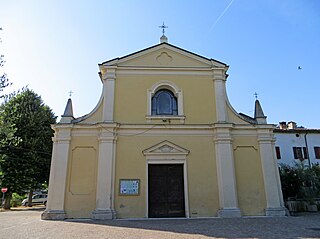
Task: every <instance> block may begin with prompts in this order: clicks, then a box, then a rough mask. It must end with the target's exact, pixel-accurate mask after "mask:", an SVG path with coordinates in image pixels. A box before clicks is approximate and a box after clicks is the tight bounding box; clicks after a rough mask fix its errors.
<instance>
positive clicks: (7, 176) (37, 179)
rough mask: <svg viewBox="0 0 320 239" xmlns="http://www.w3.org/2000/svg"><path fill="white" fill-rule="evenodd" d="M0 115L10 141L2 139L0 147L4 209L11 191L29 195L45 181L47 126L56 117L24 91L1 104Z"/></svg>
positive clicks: (49, 135) (49, 144) (48, 143)
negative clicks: (27, 191) (29, 191)
mask: <svg viewBox="0 0 320 239" xmlns="http://www.w3.org/2000/svg"><path fill="white" fill-rule="evenodd" d="M0 115H1V117H0V118H1V120H2V123H3V124H5V125H9V126H10V127H11V129H12V130H11V131H10V134H11V138H3V143H2V145H1V147H0V150H1V151H0V155H1V159H0V171H1V172H2V173H1V176H0V180H1V181H2V185H3V186H6V187H7V188H8V192H7V193H6V199H5V208H10V199H11V195H12V193H13V192H16V193H23V192H25V190H27V189H29V190H31V192H32V191H33V190H34V189H37V188H39V187H40V186H41V184H43V183H45V182H48V179H49V171H50V160H51V151H52V141H51V138H52V136H53V131H52V129H51V124H54V123H56V117H55V116H54V114H53V112H52V110H51V109H50V108H49V107H48V106H47V105H45V104H44V103H43V101H42V99H41V97H40V96H38V95H37V94H36V93H34V92H33V91H32V90H30V89H27V88H26V89H23V90H22V92H20V93H18V94H17V95H15V96H13V97H11V98H10V99H9V100H8V101H7V102H5V103H4V104H3V105H2V106H1V108H0ZM10 134H9V135H10ZM3 136H5V135H3Z"/></svg>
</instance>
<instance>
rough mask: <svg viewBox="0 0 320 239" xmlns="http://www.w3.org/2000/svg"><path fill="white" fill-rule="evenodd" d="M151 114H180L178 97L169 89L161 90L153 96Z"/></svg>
mask: <svg viewBox="0 0 320 239" xmlns="http://www.w3.org/2000/svg"><path fill="white" fill-rule="evenodd" d="M151 115H178V106H177V98H176V97H175V96H174V94H173V93H172V92H171V91H169V90H159V91H158V92H156V93H155V95H154V96H153V97H152V106H151Z"/></svg>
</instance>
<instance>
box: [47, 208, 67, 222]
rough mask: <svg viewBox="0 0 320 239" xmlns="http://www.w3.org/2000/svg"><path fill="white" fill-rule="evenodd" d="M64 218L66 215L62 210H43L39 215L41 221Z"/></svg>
mask: <svg viewBox="0 0 320 239" xmlns="http://www.w3.org/2000/svg"><path fill="white" fill-rule="evenodd" d="M66 218H67V215H66V213H65V211H63V210H45V211H44V212H43V213H42V214H41V219H42V220H64V219H66Z"/></svg>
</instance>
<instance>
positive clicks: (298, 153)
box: [292, 147, 308, 161]
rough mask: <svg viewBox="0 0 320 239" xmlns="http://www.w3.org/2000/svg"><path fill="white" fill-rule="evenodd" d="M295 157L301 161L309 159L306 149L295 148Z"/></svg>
mask: <svg viewBox="0 0 320 239" xmlns="http://www.w3.org/2000/svg"><path fill="white" fill-rule="evenodd" d="M292 149H293V156H294V158H295V159H300V160H301V161H302V160H303V159H307V158H308V152H307V148H306V147H293V148H292Z"/></svg>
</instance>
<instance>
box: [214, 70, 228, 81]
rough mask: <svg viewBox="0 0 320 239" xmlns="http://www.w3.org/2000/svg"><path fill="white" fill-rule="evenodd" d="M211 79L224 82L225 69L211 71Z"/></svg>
mask: <svg viewBox="0 0 320 239" xmlns="http://www.w3.org/2000/svg"><path fill="white" fill-rule="evenodd" d="M212 73H213V75H212V78H213V80H214V81H219V80H220V81H226V74H225V69H215V68H214V69H213V70H212Z"/></svg>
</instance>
